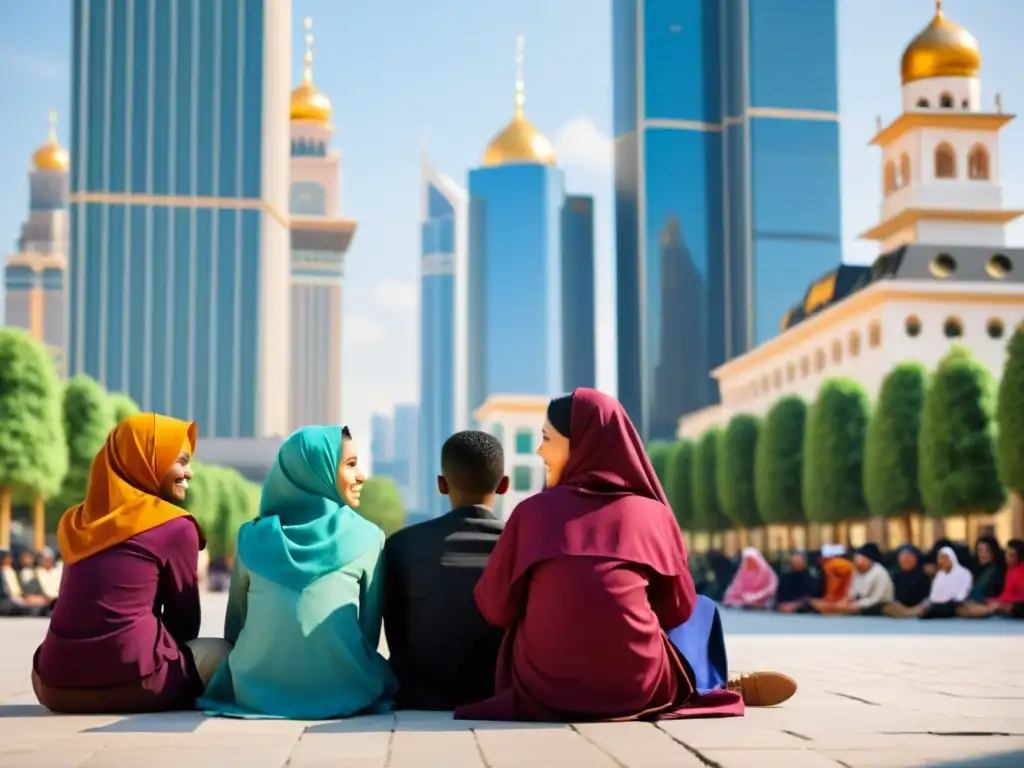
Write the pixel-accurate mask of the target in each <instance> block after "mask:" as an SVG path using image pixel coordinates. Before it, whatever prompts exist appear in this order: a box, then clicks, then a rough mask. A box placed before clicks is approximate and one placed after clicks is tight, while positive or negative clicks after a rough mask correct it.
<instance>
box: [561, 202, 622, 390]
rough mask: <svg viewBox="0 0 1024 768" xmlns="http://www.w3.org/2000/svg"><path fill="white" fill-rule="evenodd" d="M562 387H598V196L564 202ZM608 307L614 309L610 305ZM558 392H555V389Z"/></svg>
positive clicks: (562, 234) (562, 245) (562, 233)
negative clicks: (596, 311) (596, 269)
mask: <svg viewBox="0 0 1024 768" xmlns="http://www.w3.org/2000/svg"><path fill="white" fill-rule="evenodd" d="M561 236H562V244H561V248H562V387H563V389H565V390H566V391H572V390H574V389H576V387H594V386H595V384H596V382H597V343H596V341H595V337H594V324H595V323H596V321H597V317H596V315H595V313H594V301H595V295H594V287H595V275H594V198H592V197H589V196H585V195H567V196H566V198H565V201H564V203H563V204H562V232H561ZM605 311H607V312H611V311H613V310H612V308H611V307H608V308H607V309H606V310H605ZM552 394H554V393H552Z"/></svg>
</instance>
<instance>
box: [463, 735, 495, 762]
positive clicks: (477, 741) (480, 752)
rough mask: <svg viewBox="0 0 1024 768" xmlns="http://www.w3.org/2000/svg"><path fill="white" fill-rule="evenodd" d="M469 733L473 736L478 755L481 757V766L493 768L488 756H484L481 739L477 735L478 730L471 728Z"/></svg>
mask: <svg viewBox="0 0 1024 768" xmlns="http://www.w3.org/2000/svg"><path fill="white" fill-rule="evenodd" d="M469 732H470V733H472V734H473V744H474V745H475V746H476V753H477V754H478V755H480V764H481V765H483V767H484V768H492V766H491V763H490V761H489V760H488V759H487V755H485V754H484V747H483V744H481V743H480V737H479V736H478V735H477V733H476V728H470V729H469Z"/></svg>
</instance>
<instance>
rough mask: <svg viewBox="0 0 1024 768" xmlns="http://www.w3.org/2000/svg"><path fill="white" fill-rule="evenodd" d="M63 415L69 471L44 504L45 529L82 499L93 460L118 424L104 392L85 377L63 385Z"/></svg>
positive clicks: (77, 377)
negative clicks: (58, 491) (53, 494)
mask: <svg viewBox="0 0 1024 768" xmlns="http://www.w3.org/2000/svg"><path fill="white" fill-rule="evenodd" d="M62 412H63V417H64V419H63V423H64V434H65V438H66V442H67V452H68V471H67V474H66V475H65V476H64V482H63V484H62V485H61V489H60V493H58V494H57V496H55V497H54V498H53V499H52V500H51V501H50V503H49V504H48V505H47V517H48V520H47V526H48V527H50V526H51V525H53V526H55V525H56V523H57V522H58V521H59V520H60V516H61V515H63V514H64V511H65V510H67V509H68V507H72V506H74V505H75V504H80V503H81V502H82V500H83V499H85V492H86V489H87V488H88V486H89V470H90V469H91V468H92V461H93V459H94V458H95V457H96V454H97V453H99V451H100V449H101V448H103V444H104V443H105V442H106V440H107V435H109V434H110V430H112V429H113V428H114V427H115V426H116V425H117V422H116V421H115V420H114V408H113V405H112V404H111V402H110V398H109V397H108V396H107V393H106V392H105V391H104V390H103V387H101V386H100V385H99V384H98V383H97V382H96V381H95V380H93V379H91V378H89V377H88V376H86V375H84V374H79V375H78V376H74V377H72V378H71V379H70V380H69V381H68V383H67V384H66V385H65V386H64V398H63V403H62Z"/></svg>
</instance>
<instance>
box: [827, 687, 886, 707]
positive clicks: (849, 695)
mask: <svg viewBox="0 0 1024 768" xmlns="http://www.w3.org/2000/svg"><path fill="white" fill-rule="evenodd" d="M825 693H829V694H832V695H833V696H838V697H840V698H841V699H849V700H850V701H859V702H860V703H861V704H867V705H868V706H869V707H880V706H882V705H881V704H879V703H878V702H877V701H868V700H867V699H862V698H861V697H860V696H854V695H853V694H852V693H840V692H839V691H825Z"/></svg>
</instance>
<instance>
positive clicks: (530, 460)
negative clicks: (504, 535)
mask: <svg viewBox="0 0 1024 768" xmlns="http://www.w3.org/2000/svg"><path fill="white" fill-rule="evenodd" d="M548 402H549V398H548V397H546V396H538V395H500V394H499V395H492V396H491V397H489V398H488V399H487V402H486V403H484V404H483V405H482V406H481V407H480V408H478V409H477V410H476V412H475V413H474V414H473V418H474V419H475V420H476V422H477V424H479V425H480V429H482V430H484V431H485V432H488V433H490V434H491V435H493V436H494V437H496V438H497V439H498V440H499V441H501V446H502V450H503V451H504V453H505V474H507V475H508V476H509V479H510V481H511V482H510V485H509V490H508V493H507V494H506V495H504V496H499V497H498V499H497V501H496V503H495V509H494V511H495V514H497V515H498V517H500V518H501V519H503V520H507V519H508V516H509V515H511V514H512V510H514V509H515V508H516V505H517V504H519V502H521V501H523V500H524V499H527V498H529V497H530V496H532V495H534V494H535V493H538V492H540V491H541V490H542V489H543V488H544V482H545V471H544V462H543V461H541V458H540V456H538V455H537V448H538V447H539V446H540V430H541V427H542V426H543V425H544V419H545V417H546V414H547V407H548Z"/></svg>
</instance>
